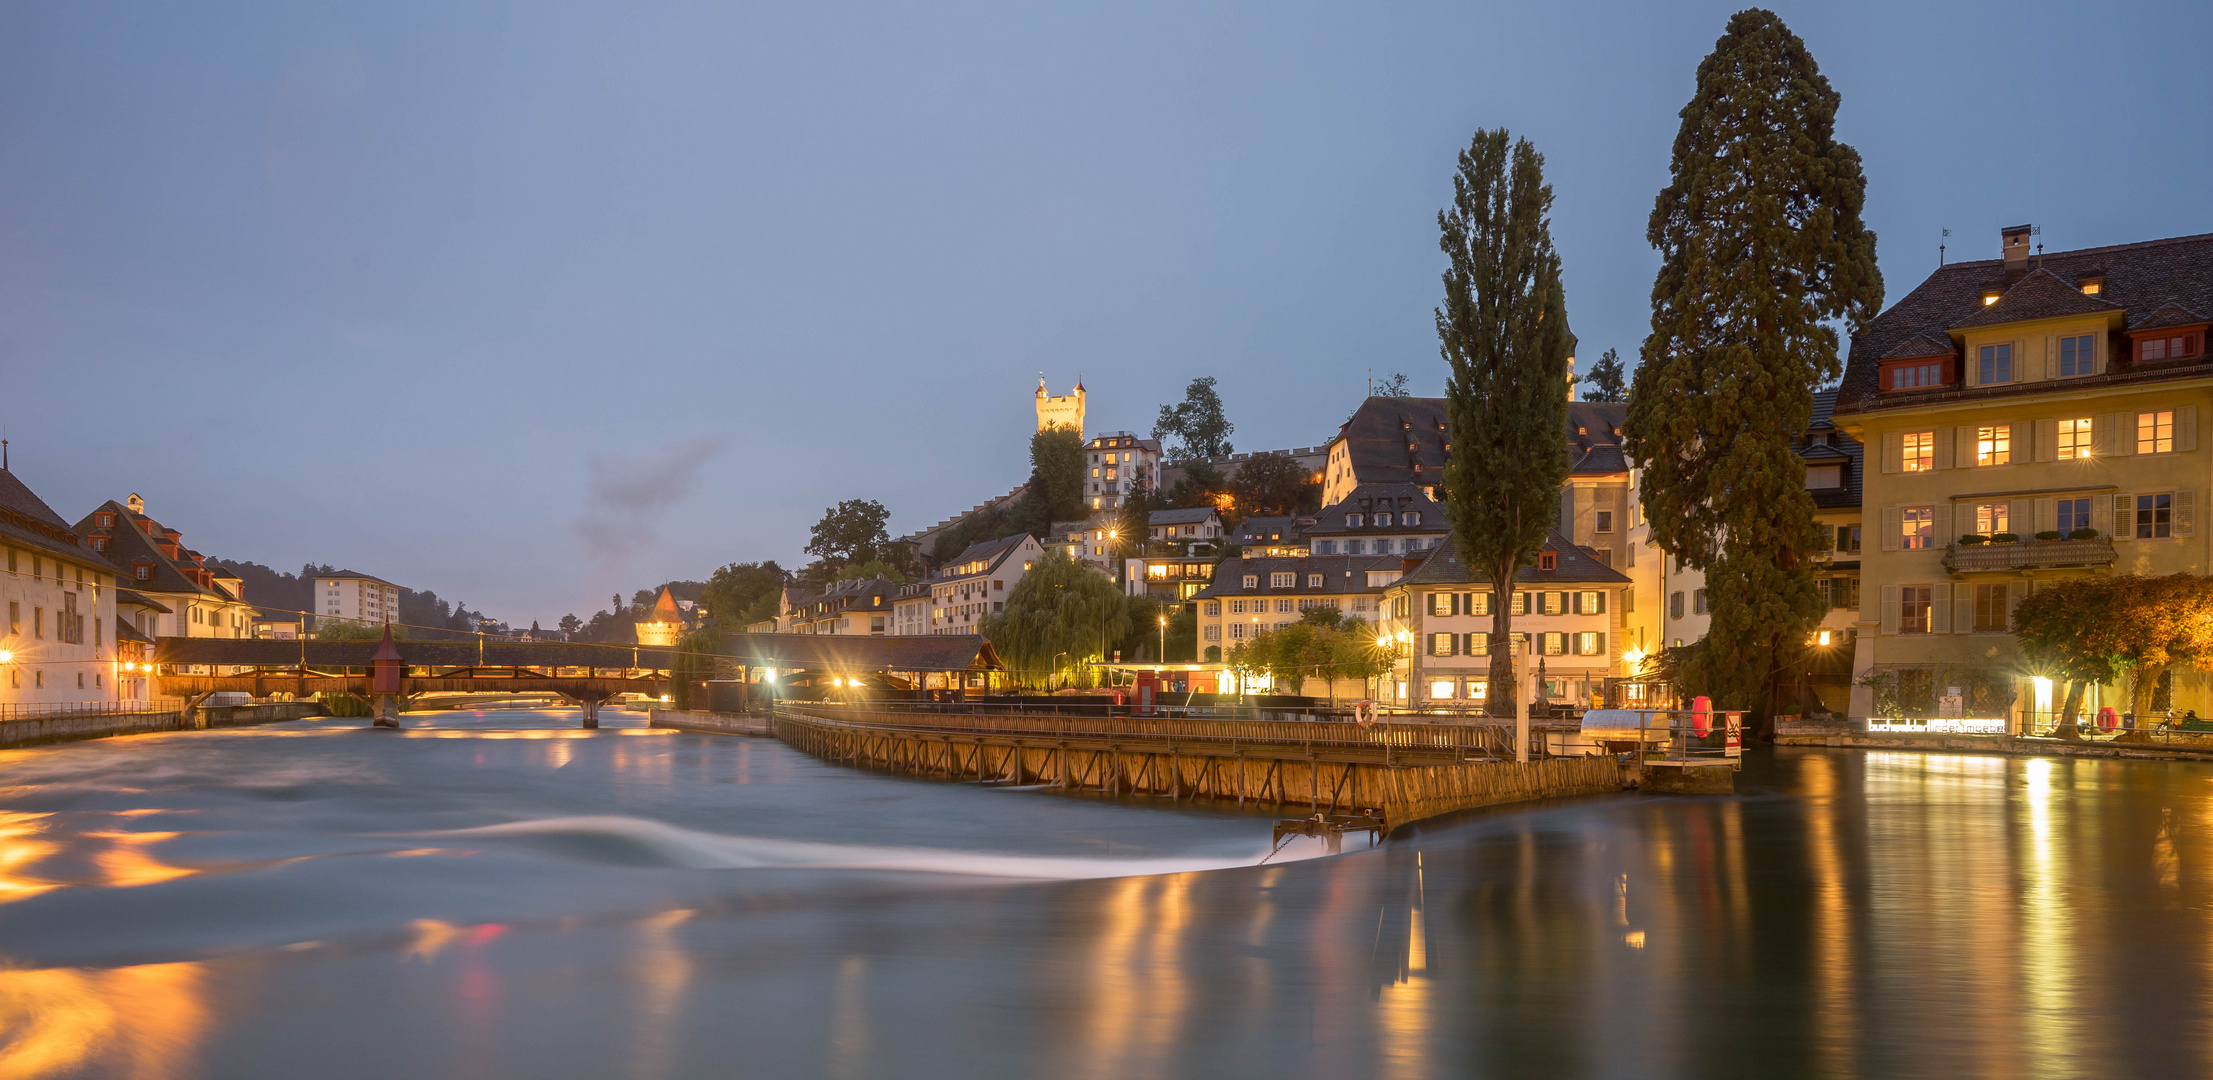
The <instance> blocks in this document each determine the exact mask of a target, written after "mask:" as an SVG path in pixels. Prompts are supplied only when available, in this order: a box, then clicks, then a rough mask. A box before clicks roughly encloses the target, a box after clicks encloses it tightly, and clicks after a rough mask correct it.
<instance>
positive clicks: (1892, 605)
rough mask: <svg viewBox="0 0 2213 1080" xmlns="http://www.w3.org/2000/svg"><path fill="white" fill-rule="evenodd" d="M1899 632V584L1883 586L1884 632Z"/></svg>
mask: <svg viewBox="0 0 2213 1080" xmlns="http://www.w3.org/2000/svg"><path fill="white" fill-rule="evenodd" d="M1897 632H1898V586H1896V585H1885V586H1883V633H1886V634H1895V633H1897Z"/></svg>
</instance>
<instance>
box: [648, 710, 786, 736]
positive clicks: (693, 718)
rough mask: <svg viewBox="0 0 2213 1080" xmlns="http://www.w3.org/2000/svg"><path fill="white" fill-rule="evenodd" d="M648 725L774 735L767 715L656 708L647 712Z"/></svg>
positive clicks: (731, 733) (722, 733)
mask: <svg viewBox="0 0 2213 1080" xmlns="http://www.w3.org/2000/svg"><path fill="white" fill-rule="evenodd" d="M646 726H647V727H657V728H675V729H676V730H678V731H705V732H710V733H713V734H716V735H761V736H774V735H775V734H776V732H774V731H773V730H770V727H769V719H768V717H765V716H739V715H737V714H735V713H712V712H697V711H685V710H681V709H654V710H651V711H650V712H648V713H647V714H646Z"/></svg>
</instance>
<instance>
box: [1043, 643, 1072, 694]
mask: <svg viewBox="0 0 2213 1080" xmlns="http://www.w3.org/2000/svg"><path fill="white" fill-rule="evenodd" d="M1066 655H1068V653H1067V652H1066V651H1065V650H1064V651H1061V652H1057V653H1054V654H1053V673H1054V674H1059V673H1060V658H1061V657H1063V656H1066ZM1052 685H1053V682H1052V678H1051V676H1047V677H1046V680H1045V688H1046V692H1047V693H1050V692H1052Z"/></svg>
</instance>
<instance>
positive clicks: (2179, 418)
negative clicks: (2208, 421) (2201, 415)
mask: <svg viewBox="0 0 2213 1080" xmlns="http://www.w3.org/2000/svg"><path fill="white" fill-rule="evenodd" d="M2197 448H2198V407H2197V406H2195V405H2177V406H2175V449H2176V450H2179V451H2188V450H2195V449H2197Z"/></svg>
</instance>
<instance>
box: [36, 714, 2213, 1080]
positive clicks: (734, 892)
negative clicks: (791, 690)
mask: <svg viewBox="0 0 2213 1080" xmlns="http://www.w3.org/2000/svg"><path fill="white" fill-rule="evenodd" d="M603 717H604V720H603V723H605V725H606V726H604V727H602V728H601V729H600V730H598V731H593V732H586V731H581V730H577V729H576V716H575V714H574V713H573V712H527V711H510V712H490V713H478V714H468V713H462V714H453V715H440V714H426V715H410V716H409V717H407V721H408V723H409V725H410V727H409V728H408V729H407V730H405V731H402V732H399V733H392V732H380V731H369V730H365V729H363V728H362V727H361V726H360V725H361V723H362V721H358V720H347V721H337V720H317V721H301V722H295V723H287V724H275V725H269V726H265V727H259V728H245V729H233V730H222V731H210V732H191V733H178V734H173V735H153V736H139V737H133V738H121V739H108V740H101V741H94V742H84V743H74V744H68V745H61V746H51V747H43V748H37V749H29V750H14V751H6V752H0V793H4V796H0V962H4V967H0V1080H7V1078H33V1077H61V1076H70V1077H75V1076H97V1077H130V1078H168V1077H178V1078H181V1077H210V1078H233V1077H294V1076H314V1077H325V1078H329V1077H396V1076H407V1077H638V1078H662V1077H708V1076H712V1077H744V1076H759V1077H813V1076H823V1077H874V1076H887V1077H888V1076H897V1077H1032V1076H1053V1077H1142V1076H1188V1077H1224V1076H1267V1077H1271V1078H1300V1077H1316V1078H1342V1077H1371V1076H1373V1077H1465V1076H1489V1077H1643V1076H1681V1077H1724V1076H1746V1077H1752V1076H1759V1077H1795V1076H1834V1077H1897V1076H2022V1077H2040V1076H2094V1077H2113V1076H2207V1075H2213V924H2209V918H2208V913H2209V902H2213V769H2209V768H2208V767H2207V766H2202V765H2188V764H2162V763H2146V762H2119V761H2087V760H2042V759H2013V758H2003V757H1994V756H1992V757H1984V756H1966V755H1934V754H1911V753H1873V752H1856V751H1778V752H1775V753H1773V754H1755V755H1754V756H1753V757H1752V758H1751V759H1750V761H1749V763H1748V765H1747V767H1746V770H1745V772H1744V773H1743V775H1742V778H1741V780H1740V784H1739V794H1738V795H1736V796H1735V797H1714V798H1667V797H1659V796H1639V795H1627V796H1620V797H1605V798H1595V799H1587V800H1576V801H1569V802H1556V803H1546V804H1537V805H1528V806H1519V807H1501V808H1496V809H1493V810H1491V811H1488V812H1484V813H1480V814H1475V815H1468V816H1464V817H1461V818H1457V819H1453V820H1450V821H1439V822H1432V823H1428V824H1426V825H1423V826H1418V827H1417V828H1416V829H1413V830H1409V832H1410V833H1411V835H1405V834H1402V835H1401V836H1400V837H1399V838H1397V839H1394V840H1392V841H1391V842H1389V843H1386V844H1384V845H1382V846H1379V847H1375V848H1370V849H1359V848H1357V846H1356V845H1348V849H1347V851H1346V853H1345V854H1343V855H1341V856H1336V857H1321V856H1320V853H1319V851H1318V844H1315V843H1314V842H1312V841H1298V842H1297V843H1298V844H1299V845H1301V846H1298V847H1294V848H1293V849H1290V850H1287V851H1286V852H1284V853H1283V854H1280V855H1278V856H1276V857H1275V858H1274V859H1273V860H1271V861H1270V862H1269V863H1268V864H1267V865H1264V866H1256V865H1254V864H1256V863H1258V862H1259V861H1260V859H1261V858H1262V856H1263V855H1265V854H1267V848H1268V819H1267V818H1266V817H1262V816H1254V815H1240V814H1236V813H1224V812H1215V811H1210V810H1196V809H1191V808H1188V807H1185V808H1175V809H1171V808H1167V807H1166V806H1165V805H1164V804H1159V803H1149V802H1145V801H1120V802H1117V801H1110V800H1104V799H1088V798H1075V797H1069V796H1064V795H1057V794H1049V793H1046V792H1043V791H1035V790H1021V789H1005V788H986V787H979V786H976V785H972V784H951V783H941V782H933V781H925V780H916V779H908V778H899V777H891V776H884V775H879V774H871V773H866V772H860V771H856V770H852V769H848V768H843V767H839V766H833V765H829V764H826V763H823V762H820V761H816V760H814V759H811V758H808V757H805V756H803V755H800V754H798V753H796V752H794V751H792V750H790V749H788V748H786V747H784V746H783V745H781V744H779V743H775V742H771V741H767V740H756V739H744V738H733V737H725V736H713V735H696V734H683V733H674V732H667V731H657V730H648V729H645V728H643V727H640V726H637V725H638V719H637V718H636V717H634V716H631V715H629V714H616V713H606V714H603Z"/></svg>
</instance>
